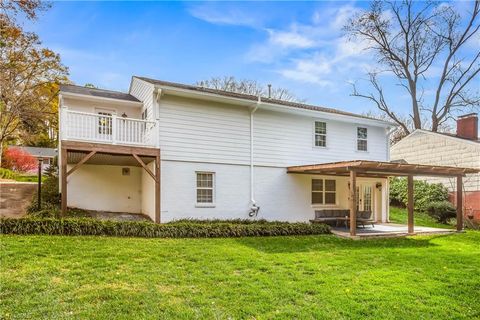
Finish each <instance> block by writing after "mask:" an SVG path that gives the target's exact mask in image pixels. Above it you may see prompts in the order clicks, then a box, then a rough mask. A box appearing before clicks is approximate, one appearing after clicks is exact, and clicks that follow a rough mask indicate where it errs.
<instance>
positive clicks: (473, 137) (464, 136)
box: [391, 113, 480, 221]
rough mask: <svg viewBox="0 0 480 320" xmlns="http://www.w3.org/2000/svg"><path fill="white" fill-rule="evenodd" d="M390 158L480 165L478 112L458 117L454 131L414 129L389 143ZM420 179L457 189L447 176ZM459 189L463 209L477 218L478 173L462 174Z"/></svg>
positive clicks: (479, 197)
mask: <svg viewBox="0 0 480 320" xmlns="http://www.w3.org/2000/svg"><path fill="white" fill-rule="evenodd" d="M391 158H392V160H399V161H400V160H404V161H406V162H408V163H422V164H429V165H441V166H455V167H467V168H476V169H480V140H479V139H478V116H477V115H476V114H474V113H472V114H467V115H464V116H461V117H459V118H458V120H457V132H456V133H455V134H448V133H439V132H431V131H427V130H415V131H414V132H412V133H411V134H410V135H408V136H407V137H405V138H404V139H402V140H400V141H399V142H398V143H396V144H395V145H393V146H392V148H391ZM423 179H424V180H426V181H428V182H430V183H442V184H444V185H445V186H446V187H447V188H448V189H449V191H451V192H452V193H453V192H455V191H456V190H457V185H456V182H455V180H454V179H452V178H449V177H425V178H423ZM463 191H464V205H465V208H466V209H467V210H466V212H465V213H466V214H468V215H472V216H473V217H474V218H475V219H476V220H479V221H480V173H472V174H468V175H466V177H465V179H464V184H463Z"/></svg>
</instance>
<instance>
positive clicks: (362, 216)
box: [310, 209, 375, 228]
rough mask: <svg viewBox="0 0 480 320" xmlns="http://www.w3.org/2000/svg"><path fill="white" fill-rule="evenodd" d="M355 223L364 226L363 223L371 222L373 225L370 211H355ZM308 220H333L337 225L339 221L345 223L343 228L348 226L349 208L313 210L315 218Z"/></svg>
mask: <svg viewBox="0 0 480 320" xmlns="http://www.w3.org/2000/svg"><path fill="white" fill-rule="evenodd" d="M356 220H357V225H358V224H361V225H362V226H363V227H364V228H365V224H366V223H368V224H371V225H372V227H375V225H374V223H375V221H373V219H372V212H371V211H358V212H357V219H356ZM310 222H313V223H315V222H335V224H336V226H337V227H338V225H339V223H340V222H342V223H343V224H344V225H345V228H348V223H349V222H350V210H348V209H322V210H315V219H314V220H310Z"/></svg>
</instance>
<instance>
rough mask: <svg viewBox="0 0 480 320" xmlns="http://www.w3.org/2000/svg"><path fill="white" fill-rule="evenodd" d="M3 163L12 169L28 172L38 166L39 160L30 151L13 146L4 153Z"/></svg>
mask: <svg viewBox="0 0 480 320" xmlns="http://www.w3.org/2000/svg"><path fill="white" fill-rule="evenodd" d="M3 165H4V166H5V168H8V169H11V170H15V171H19V172H28V171H31V170H34V169H35V168H37V166H38V161H37V160H36V159H35V158H34V157H33V156H32V155H31V154H30V153H28V152H26V151H23V150H22V149H20V148H15V147H11V148H8V149H6V150H5V151H4V153H3Z"/></svg>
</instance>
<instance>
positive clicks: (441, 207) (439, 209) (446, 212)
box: [426, 201, 457, 223]
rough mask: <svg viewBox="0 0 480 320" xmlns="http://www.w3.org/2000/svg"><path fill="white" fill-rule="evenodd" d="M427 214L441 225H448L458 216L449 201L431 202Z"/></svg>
mask: <svg viewBox="0 0 480 320" xmlns="http://www.w3.org/2000/svg"><path fill="white" fill-rule="evenodd" d="M426 212H427V213H428V215H429V216H431V217H433V218H435V219H436V220H437V221H438V222H441V223H448V222H449V221H450V220H451V219H453V218H455V217H456V216H457V210H456V209H455V207H454V206H453V205H452V204H451V203H450V202H448V201H436V202H431V203H429V204H428V205H427V207H426Z"/></svg>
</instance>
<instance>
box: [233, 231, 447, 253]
mask: <svg viewBox="0 0 480 320" xmlns="http://www.w3.org/2000/svg"><path fill="white" fill-rule="evenodd" d="M450 236H451V235H437V236H428V237H408V238H388V239H367V240H350V239H341V238H338V237H336V236H334V235H322V236H298V237H270V238H269V237H265V238H238V239H236V242H238V243H239V244H241V245H244V246H247V247H249V248H252V249H255V250H258V251H262V252H265V253H295V252H322V251H323V252H332V251H341V250H351V249H358V250H363V249H412V248H427V247H436V246H438V244H435V243H432V240H433V239H438V238H441V237H450Z"/></svg>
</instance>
